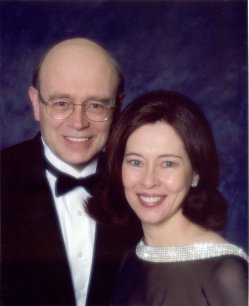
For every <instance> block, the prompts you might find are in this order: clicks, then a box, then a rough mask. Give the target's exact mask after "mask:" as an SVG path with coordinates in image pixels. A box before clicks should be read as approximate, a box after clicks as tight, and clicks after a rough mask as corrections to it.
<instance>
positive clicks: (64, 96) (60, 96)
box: [49, 93, 113, 103]
mask: <svg viewBox="0 0 249 306" xmlns="http://www.w3.org/2000/svg"><path fill="white" fill-rule="evenodd" d="M55 99H68V100H71V101H73V100H74V97H73V96H72V95H70V94H68V93H53V94H52V95H51V96H50V97H49V100H55ZM92 100H94V101H99V102H103V103H109V102H111V101H112V100H113V99H112V98H109V97H100V96H95V95H89V96H88V97H86V99H84V101H81V102H82V103H85V102H88V101H92Z"/></svg>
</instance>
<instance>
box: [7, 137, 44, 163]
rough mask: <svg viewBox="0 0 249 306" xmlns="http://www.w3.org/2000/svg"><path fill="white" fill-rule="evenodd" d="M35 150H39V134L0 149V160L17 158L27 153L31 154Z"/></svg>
mask: <svg viewBox="0 0 249 306" xmlns="http://www.w3.org/2000/svg"><path fill="white" fill-rule="evenodd" d="M37 151H38V152H39V151H41V140H40V135H39V134H38V135H36V136H35V137H34V138H32V139H28V140H25V141H23V142H20V143H17V144H15V145H13V146H10V147H8V148H5V149H3V150H1V160H2V161H3V160H4V161H5V160H11V159H16V158H18V159H19V158H22V157H25V156H27V155H29V156H31V155H32V154H34V153H35V152H37Z"/></svg>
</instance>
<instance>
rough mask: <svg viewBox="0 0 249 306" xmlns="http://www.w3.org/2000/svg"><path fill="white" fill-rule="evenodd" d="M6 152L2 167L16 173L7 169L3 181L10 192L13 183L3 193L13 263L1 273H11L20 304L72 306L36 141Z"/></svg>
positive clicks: (9, 257)
mask: <svg viewBox="0 0 249 306" xmlns="http://www.w3.org/2000/svg"><path fill="white" fill-rule="evenodd" d="M7 153H8V154H6V156H7V158H6V160H5V163H6V164H7V163H9V164H11V163H10V162H9V161H11V160H12V161H14V162H13V164H15V167H18V172H17V169H12V170H13V171H15V172H13V173H15V176H13V177H11V175H9V173H10V172H11V171H10V170H11V169H6V175H5V177H4V183H6V185H7V186H8V188H9V185H10V184H9V183H12V184H13V186H15V189H14V190H15V191H14V192H9V191H8V190H7V187H5V189H6V190H3V202H4V203H3V204H4V205H3V215H2V221H3V228H5V229H4V230H3V255H4V256H5V258H6V262H12V263H14V265H13V264H11V265H10V267H8V266H7V265H6V267H7V270H5V271H6V274H8V275H10V273H11V275H12V281H13V280H15V283H16V288H17V289H16V290H15V288H13V289H12V288H10V290H15V292H17V294H18V295H17V299H18V300H19V302H20V304H21V301H23V302H24V301H25V302H27V303H29V304H32V302H33V303H34V301H36V302H37V303H38V302H39V304H44V305H50V304H51V305H52V304H53V305H58V304H60V305H62V304H65V305H74V304H75V302H74V293H73V288H72V281H71V275H70V270H69V265H68V261H67V257H66V253H65V249H64V243H63V239H62V236H61V231H60V226H59V223H58V219H57V215H56V211H55V207H54V203H53V199H52V195H51V192H50V188H49V185H48V182H47V179H46V174H45V168H44V162H45V161H44V157H43V148H42V144H41V140H40V136H39V135H38V136H37V137H36V138H35V139H34V140H32V141H29V142H26V143H25V144H24V145H21V146H17V147H16V148H14V149H13V150H12V151H9V152H7ZM8 156H9V157H10V158H9V159H8ZM8 167H9V168H11V165H9V166H8ZM7 170H8V171H7ZM3 188H4V186H3ZM13 221H14V222H13ZM7 272H9V273H7ZM8 275H7V276H6V277H8ZM20 286H21V287H20ZM19 288H20V289H19ZM18 290H19V291H18ZM10 292H11V291H10ZM13 294H15V293H13Z"/></svg>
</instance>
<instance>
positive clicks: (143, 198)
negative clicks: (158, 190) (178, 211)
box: [140, 196, 161, 203]
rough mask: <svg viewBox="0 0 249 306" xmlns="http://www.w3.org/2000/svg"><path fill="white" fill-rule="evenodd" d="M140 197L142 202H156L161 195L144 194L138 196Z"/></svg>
mask: <svg viewBox="0 0 249 306" xmlns="http://www.w3.org/2000/svg"><path fill="white" fill-rule="evenodd" d="M140 199H141V200H142V201H143V202H146V203H155V202H158V201H159V200H160V199H161V197H145V196H140Z"/></svg>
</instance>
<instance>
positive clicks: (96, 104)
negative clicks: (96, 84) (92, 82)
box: [86, 102, 105, 109]
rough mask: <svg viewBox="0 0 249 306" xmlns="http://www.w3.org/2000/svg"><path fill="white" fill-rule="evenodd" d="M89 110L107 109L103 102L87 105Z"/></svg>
mask: <svg viewBox="0 0 249 306" xmlns="http://www.w3.org/2000/svg"><path fill="white" fill-rule="evenodd" d="M86 106H87V108H90V109H103V108H105V105H104V104H103V103H101V102H90V103H87V105H86Z"/></svg>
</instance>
